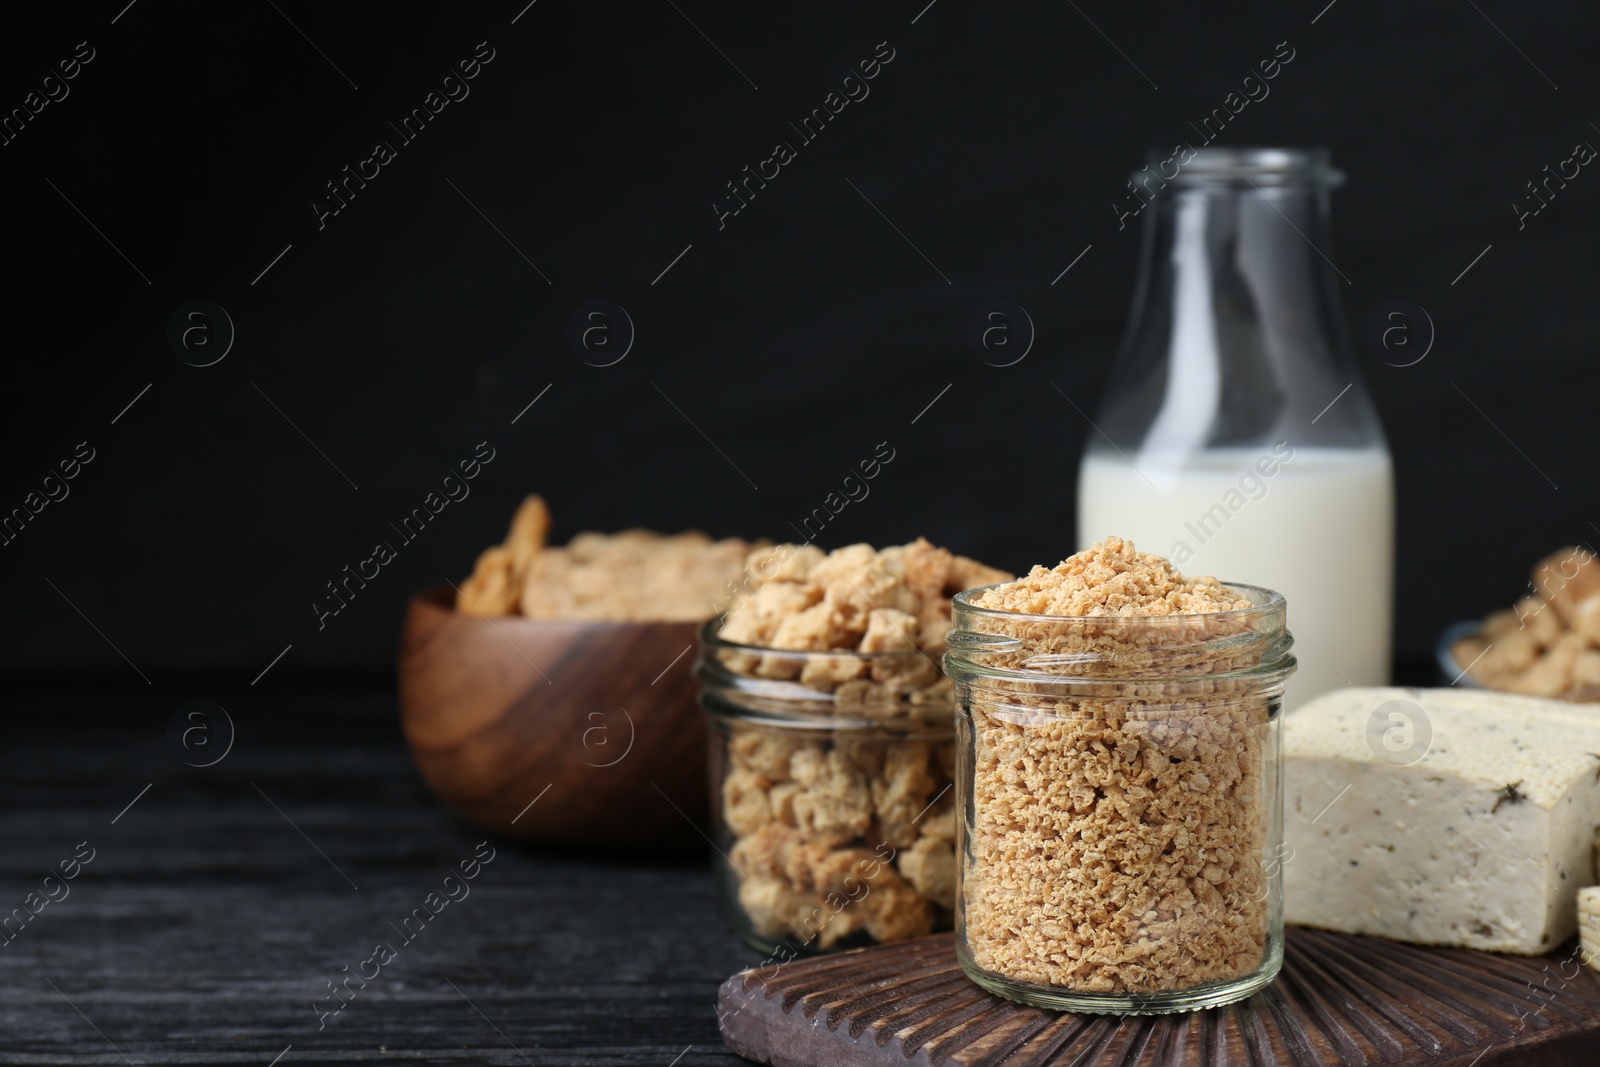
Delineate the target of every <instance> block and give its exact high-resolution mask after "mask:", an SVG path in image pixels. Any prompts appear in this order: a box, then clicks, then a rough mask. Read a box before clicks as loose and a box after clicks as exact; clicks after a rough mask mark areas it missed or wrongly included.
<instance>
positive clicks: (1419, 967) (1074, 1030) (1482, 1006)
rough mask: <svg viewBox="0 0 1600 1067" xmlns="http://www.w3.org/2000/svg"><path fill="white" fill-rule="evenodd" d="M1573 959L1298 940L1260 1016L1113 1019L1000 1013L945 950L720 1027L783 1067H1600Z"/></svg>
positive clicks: (815, 966)
mask: <svg viewBox="0 0 1600 1067" xmlns="http://www.w3.org/2000/svg"><path fill="white" fill-rule="evenodd" d="M1574 952H1575V947H1574V946H1568V947H1567V948H1566V949H1564V950H1562V951H1561V952H1557V953H1553V954H1552V955H1550V956H1545V957H1539V958H1532V959H1529V958H1525V957H1517V956H1496V955H1492V954H1490V953H1486V952H1474V951H1470V950H1467V949H1442V948H1424V947H1421V946H1416V945H1404V944H1400V943H1398V942H1393V941H1384V940H1381V939H1378V938H1368V937H1350V936H1347V935H1343V934H1333V933H1327V932H1325V931H1320V930H1306V929H1299V928H1291V929H1290V931H1289V934H1288V943H1287V947H1286V950H1285V960H1284V967H1283V971H1282V973H1281V974H1280V975H1279V977H1278V980H1277V981H1276V982H1275V983H1274V984H1273V985H1272V986H1270V987H1268V988H1267V989H1265V990H1263V991H1262V992H1260V993H1258V994H1256V995H1255V996H1254V997H1251V998H1250V999H1249V1000H1246V1001H1243V1002H1241V1003H1239V1004H1234V1005H1231V1006H1229V1007H1226V1008H1216V1009H1213V1010H1210V1011H1204V1012H1194V1013H1191V1014H1186V1015H1159V1016H1138V1017H1116V1016H1106V1015H1074V1014H1062V1013H1056V1012H1048V1011H1041V1010H1039V1009H1036V1008H1028V1007H1024V1006H1022V1005H1020V1004H1013V1003H1011V1002H1010V1001H1006V1000H1002V999H1000V998H998V997H995V996H992V995H991V994H989V993H986V992H984V991H983V990H982V989H980V988H978V987H977V986H976V985H974V984H973V983H972V982H970V981H969V980H968V979H967V978H966V976H965V975H963V974H962V973H961V969H960V967H959V966H958V965H957V964H956V960H955V949H954V946H953V942H952V939H951V935H950V934H936V935H934V936H932V937H925V938H919V939H917V940H915V941H907V942H903V943H901V944H898V945H884V946H880V947H877V948H868V949H858V950H856V951H854V952H843V953H839V954H837V955H833V956H822V957H817V958H814V959H807V960H800V961H796V962H793V963H789V964H784V965H781V966H780V965H776V964H774V965H769V966H767V967H765V968H753V969H751V970H747V971H741V972H739V973H738V974H736V975H734V976H733V977H732V978H730V979H728V980H727V981H726V982H724V983H723V984H722V989H721V993H720V996H719V1008H720V1011H719V1015H720V1017H721V1023H722V1037H723V1040H724V1041H725V1042H727V1044H728V1046H729V1047H730V1048H732V1049H733V1050H734V1051H735V1052H737V1053H739V1054H740V1055H742V1056H746V1057H748V1058H750V1059H753V1060H757V1061H759V1062H761V1063H768V1064H773V1065H774V1067H866V1065H869V1064H871V1065H889V1064H893V1065H896V1067H910V1065H930V1067H931V1065H938V1064H951V1065H962V1067H979V1065H994V1067H998V1065H1001V1064H1004V1065H1005V1067H1043V1065H1045V1064H1059V1065H1063V1067H1065V1065H1071V1067H1112V1065H1115V1067H1135V1065H1138V1067H1169V1065H1170V1067H1176V1065H1179V1064H1184V1065H1200V1064H1204V1065H1208V1067H1246V1065H1248V1067H1269V1065H1270V1067H1277V1065H1290V1064H1292V1065H1294V1067H1342V1065H1347V1064H1350V1065H1353V1064H1404V1065H1406V1067H1411V1065H1413V1064H1425V1065H1427V1067H1506V1065H1511V1064H1530V1063H1531V1064H1538V1065H1539V1067H1579V1065H1583V1067H1593V1065H1595V1064H1597V1063H1600V981H1597V980H1596V975H1595V974H1594V972H1592V971H1590V970H1588V969H1587V968H1582V969H1578V968H1577V964H1576V963H1575V962H1574ZM1575 971H1576V973H1575Z"/></svg>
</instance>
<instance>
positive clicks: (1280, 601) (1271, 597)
mask: <svg viewBox="0 0 1600 1067" xmlns="http://www.w3.org/2000/svg"><path fill="white" fill-rule="evenodd" d="M1007 584H1010V583H1007V582H994V583H991V584H989V585H978V586H974V587H972V588H971V589H967V590H964V591H963V592H960V593H957V594H956V595H955V596H954V597H953V598H952V599H953V601H954V603H956V604H958V605H960V606H961V608H962V609H963V610H965V611H966V612H968V613H969V614H972V615H976V616H988V617H994V618H1003V619H1007V620H1012V621H1018V622H1025V623H1028V622H1037V623H1072V624H1074V625H1077V624H1080V623H1106V624H1113V623H1114V624H1120V625H1122V626H1126V625H1128V624H1129V623H1136V624H1144V623H1151V624H1160V623H1163V622H1165V623H1166V625H1168V626H1178V625H1185V624H1188V625H1192V624H1193V623H1194V621H1195V620H1197V619H1204V620H1217V621H1231V620H1233V619H1240V618H1244V617H1247V616H1249V615H1259V616H1261V617H1262V618H1266V617H1267V616H1268V615H1270V614H1273V613H1275V612H1276V613H1282V612H1283V611H1284V610H1285V609H1286V608H1287V606H1288V601H1287V600H1285V599H1284V596H1283V594H1282V593H1280V592H1278V591H1277V590H1276V589H1268V588H1267V587H1266V586H1264V585H1250V584H1248V583H1246V582H1223V583H1222V586H1223V587H1224V588H1226V589H1229V590H1231V591H1233V592H1236V593H1242V594H1244V595H1245V596H1246V597H1247V598H1249V599H1250V600H1251V605H1250V606H1249V607H1248V608H1232V609H1230V610H1228V611H1200V612H1191V613H1188V614H1172V615H1032V614H1029V613H1028V612H1025V611H1007V610H1005V609H1004V608H986V607H980V606H979V605H977V604H974V603H973V602H972V601H973V598H974V597H976V596H982V595H983V594H984V593H987V592H988V591H989V590H991V589H998V588H999V587H1000V586H1002V585H1007Z"/></svg>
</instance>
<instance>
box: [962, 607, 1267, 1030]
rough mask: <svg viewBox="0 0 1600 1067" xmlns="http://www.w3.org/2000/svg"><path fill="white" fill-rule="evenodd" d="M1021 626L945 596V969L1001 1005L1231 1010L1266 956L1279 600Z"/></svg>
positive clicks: (1257, 981)
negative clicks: (951, 801)
mask: <svg viewBox="0 0 1600 1067" xmlns="http://www.w3.org/2000/svg"><path fill="white" fill-rule="evenodd" d="M1230 588H1231V589H1233V590H1234V591H1235V592H1237V593H1238V594H1240V595H1241V596H1243V597H1246V598H1248V599H1249V601H1250V603H1251V604H1252V605H1253V606H1252V607H1251V608H1248V609H1241V610H1237V611H1228V612H1217V613H1214V614H1209V615H1168V616H1109V617H1074V618H1063V617H1053V616H1034V615H1021V614H1017V613H1013V612H1005V611H997V610H990V609H983V608H976V607H973V606H972V603H971V599H972V598H974V597H976V596H978V595H981V593H982V592H983V590H972V591H969V592H967V593H963V594H961V595H960V596H959V597H957V598H956V601H955V629H954V631H953V632H952V633H951V636H950V652H949V653H948V655H947V656H946V660H945V663H946V672H947V673H948V674H949V676H950V677H951V679H952V680H953V681H954V683H955V692H956V701H957V706H958V710H957V716H956V721H957V728H958V735H957V767H956V790H957V806H958V809H959V811H960V813H961V815H960V818H959V820H958V837H957V848H958V856H959V863H958V872H959V877H958V885H957V912H956V946H957V955H958V957H959V959H960V961H961V965H962V968H963V969H964V970H965V971H966V972H967V974H968V975H969V976H970V977H971V978H972V979H973V980H974V981H976V982H978V983H979V984H980V985H982V986H984V987H985V988H987V989H989V990H990V991H991V992H994V993H997V994H999V995H1001V996H1005V997H1008V998H1010V999H1013V1000H1018V1001H1021V1002H1024V1003H1028V1004H1033V1005H1036V1006H1040V1007H1048V1008H1054V1009H1058V1010H1070V1011H1090V1012H1112V1013H1126V1014H1156V1013H1163V1012H1172V1011H1189V1010H1195V1009H1199V1008H1206V1007H1213V1006H1216V1005H1219V1004H1226V1003H1230V1002H1232V1001H1235V1000H1239V999H1242V998H1244V997H1246V996H1249V995H1250V994H1251V993H1252V992H1254V991H1255V990H1257V989H1259V988H1261V987H1262V986H1264V985H1266V984H1267V983H1269V982H1270V981H1271V980H1272V978H1273V977H1274V975H1276V973H1277V971H1278V968H1279V967H1280V966H1281V964H1282V958H1283V914H1282V882H1281V872H1280V866H1281V863H1282V862H1283V856H1282V844H1281V842H1282V832H1283V830H1282V784H1281V754H1280V750H1279V732H1280V731H1279V722H1280V707H1281V702H1282V694H1283V683H1284V680H1285V679H1286V678H1287V677H1288V676H1289V674H1290V673H1291V672H1292V671H1293V669H1294V657H1293V656H1292V655H1290V654H1289V648H1290V645H1291V643H1292V639H1291V638H1290V636H1289V634H1288V631H1287V629H1286V628H1285V624H1284V614H1285V612H1284V601H1283V598H1282V597H1281V596H1279V595H1278V594H1276V593H1273V592H1271V591H1270V590H1263V589H1256V588H1253V587H1250V586H1230Z"/></svg>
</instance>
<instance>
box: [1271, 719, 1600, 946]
mask: <svg viewBox="0 0 1600 1067" xmlns="http://www.w3.org/2000/svg"><path fill="white" fill-rule="evenodd" d="M1283 751H1284V841H1285V844H1286V846H1287V849H1286V858H1285V860H1284V866H1283V872H1284V913H1285V914H1284V918H1285V921H1287V922H1290V923H1297V924H1300V925H1304V926H1320V927H1323V928H1325V929H1330V930H1339V931H1342V932H1345V933H1353V934H1376V935H1379V936H1382V937H1389V938H1394V939H1396V940H1400V941H1415V942H1422V943H1426V944H1442V945H1464V946H1467V947H1470V948H1479V949H1487V950H1489V951H1493V952H1516V953H1524V954H1529V955H1534V954H1539V953H1544V952H1549V951H1551V950H1552V949H1554V948H1556V947H1557V946H1558V945H1560V944H1561V943H1562V942H1564V941H1566V940H1567V939H1568V938H1570V937H1571V936H1572V935H1573V934H1574V933H1575V932H1576V930H1577V904H1576V901H1577V891H1578V889H1579V888H1580V887H1582V886H1587V885H1590V884H1592V883H1593V882H1594V880H1595V877H1594V875H1595V871H1594V866H1595V859H1594V840H1595V828H1596V825H1597V824H1600V716H1596V715H1595V714H1594V713H1592V712H1588V711H1586V710H1585V709H1581V708H1575V707H1574V706H1573V705H1571V704H1564V703H1561V702H1558V701H1551V700H1540V699H1536V698H1533V697H1519V696H1511V695H1508V694H1500V693H1485V692H1475V691H1471V690H1458V689H1363V688H1350V689H1342V690H1337V691H1335V692H1333V693H1329V694H1327V695H1325V696H1322V697H1319V698H1318V699H1316V700H1314V701H1312V702H1311V703H1309V704H1307V705H1305V706H1304V707H1302V708H1301V709H1300V710H1299V711H1297V712H1295V713H1294V714H1292V715H1289V716H1288V717H1287V718H1286V719H1285V720H1284V734H1283ZM1289 850H1292V852H1290V851H1289Z"/></svg>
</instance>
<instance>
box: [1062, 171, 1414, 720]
mask: <svg viewBox="0 0 1600 1067" xmlns="http://www.w3.org/2000/svg"><path fill="white" fill-rule="evenodd" d="M1163 155H1165V154H1164V153H1153V154H1152V156H1151V158H1150V165H1149V166H1148V167H1146V168H1145V170H1144V171H1143V172H1141V175H1140V176H1138V177H1136V178H1135V181H1136V182H1138V183H1139V184H1140V185H1141V186H1142V187H1143V188H1144V190H1145V192H1143V193H1141V194H1140V195H1141V198H1144V197H1146V196H1148V197H1150V198H1152V199H1151V200H1150V203H1149V204H1148V205H1146V207H1145V208H1144V209H1143V214H1144V216H1145V219H1144V232H1143V242H1144V243H1143V248H1142V251H1141V256H1140V265H1139V277H1138V281H1137V282H1136V283H1135V288H1134V298H1133V310H1132V313H1131V316H1130V319H1129V323H1128V330H1127V334H1126V336H1125V337H1124V340H1123V343H1122V348H1121V351H1120V352H1119V353H1118V355H1117V357H1116V361H1115V362H1114V364H1113V365H1112V369H1111V374H1110V377H1109V379H1108V381H1107V384H1106V389H1105V393H1104V394H1103V396H1102V397H1101V401H1100V405H1099V410H1098V411H1097V412H1096V413H1095V416H1094V428H1093V429H1091V430H1089V431H1088V447H1087V449H1086V451H1085V453H1084V456H1083V459H1082V464H1081V467H1080V469H1079V479H1078V543H1079V547H1086V546H1088V545H1089V544H1092V543H1093V542H1095V541H1099V540H1102V539H1104V538H1105V537H1106V536H1107V535H1110V534H1115V535H1117V536H1119V537H1124V538H1127V539H1128V540H1131V541H1133V542H1134V543H1135V544H1137V545H1139V546H1140V547H1141V548H1143V549H1144V550H1145V551H1147V552H1156V553H1159V554H1161V555H1164V556H1166V557H1167V558H1169V559H1171V560H1172V561H1173V562H1174V563H1176V564H1177V565H1178V566H1179V567H1181V568H1183V570H1184V571H1186V572H1189V573H1193V574H1214V575H1216V576H1217V577H1218V578H1221V579H1223V580H1225V581H1226V580H1228V579H1232V578H1239V577H1244V576H1248V577H1249V578H1250V579H1251V580H1252V581H1255V582H1259V583H1260V584H1263V585H1267V586H1271V587H1272V588H1274V589H1277V590H1280V591H1281V592H1282V593H1283V594H1284V596H1286V597H1288V598H1289V600H1291V601H1292V602H1293V603H1294V605H1295V624H1294V625H1295V630H1296V633H1297V634H1298V635H1299V636H1300V637H1301V638H1302V639H1303V640H1304V643H1305V645H1306V646H1307V650H1304V651H1303V655H1302V663H1301V665H1300V670H1299V671H1298V672H1297V673H1296V675H1295V677H1294V679H1293V681H1291V682H1290V684H1289V689H1288V694H1287V696H1286V698H1285V701H1286V704H1287V706H1288V707H1289V708H1290V710H1293V708H1295V707H1297V706H1298V705H1299V704H1302V703H1304V702H1305V701H1306V700H1309V699H1311V698H1312V697H1315V696H1318V695H1320V694H1321V693H1324V692H1326V691H1328V690H1330V689H1336V688H1338V687H1340V686H1343V685H1385V684H1387V682H1388V679H1389V668H1390V625H1391V623H1390V618H1391V614H1392V610H1393V600H1394V474H1393V467H1392V464H1391V462H1390V458H1389V451H1388V446H1387V445H1386V444H1385V442H1384V435H1383V428H1382V426H1381V424H1380V423H1379V421H1378V415H1377V411H1376V409H1375V408H1374V406H1373V404H1372V400H1371V398H1370V396H1369V395H1368V393H1367V389H1366V386H1365V385H1364V384H1363V382H1362V380H1361V373H1360V370H1359V368H1358V367H1357V365H1356V358H1355V350H1354V346H1353V345H1352V343H1351V338H1350V333H1349V330H1348V329H1347V328H1346V325H1345V319H1344V313H1343V310H1342V309H1341V307H1340V299H1339V293H1340V291H1341V290H1342V289H1343V288H1345V286H1346V285H1347V282H1348V280H1347V279H1345V278H1344V277H1343V276H1342V275H1340V274H1339V272H1338V268H1336V267H1335V266H1334V264H1333V262H1332V261H1331V260H1330V259H1329V257H1330V256H1331V255H1332V254H1333V245H1332V243H1331V240H1330V238H1329V228H1328V205H1329V199H1330V191H1331V190H1332V189H1333V188H1334V187H1335V186H1337V185H1339V184H1340V183H1342V181H1343V180H1344V176H1343V175H1342V174H1341V173H1340V172H1339V171H1337V170H1335V169H1333V167H1332V166H1331V164H1330V161H1329V156H1328V152H1327V150H1326V149H1323V148H1306V149H1291V148H1210V147H1208V148H1202V149H1198V150H1196V149H1183V150H1182V151H1180V152H1178V153H1176V154H1174V155H1172V156H1171V157H1170V158H1164V159H1163V158H1160V157H1161V156H1163ZM1397 321H1398V323H1399V325H1397V326H1396V327H1395V329H1394V330H1392V331H1391V334H1386V336H1392V337H1396V338H1397V337H1400V336H1401V335H1402V334H1404V333H1405V332H1406V330H1407V327H1408V326H1409V328H1410V329H1411V330H1415V331H1417V332H1419V333H1420V331H1422V330H1423V328H1424V327H1423V324H1422V323H1420V322H1412V323H1409V324H1407V323H1406V322H1405V319H1404V317H1403V316H1402V318H1401V319H1400V320H1397ZM1413 340H1414V341H1415V344H1414V345H1413V346H1412V347H1411V348H1409V349H1407V352H1408V353H1415V354H1416V355H1420V354H1422V352H1423V351H1424V349H1425V346H1426V344H1427V341H1426V339H1424V338H1421V337H1417V338H1414V339H1413ZM1406 358H1407V359H1410V358H1413V357H1412V355H1409V354H1408V355H1407V356H1406Z"/></svg>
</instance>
